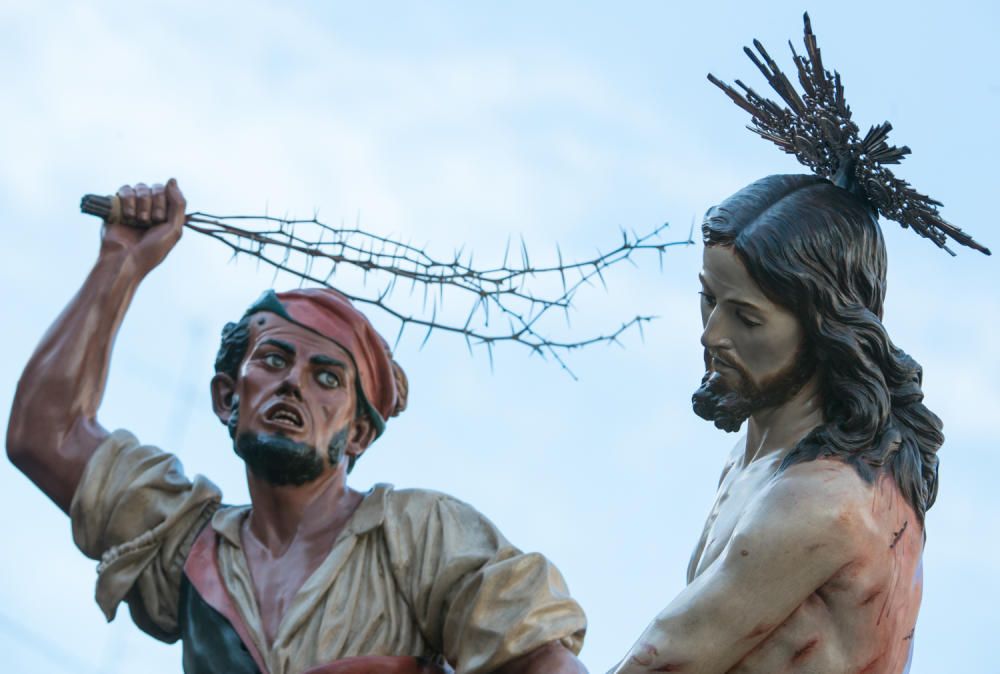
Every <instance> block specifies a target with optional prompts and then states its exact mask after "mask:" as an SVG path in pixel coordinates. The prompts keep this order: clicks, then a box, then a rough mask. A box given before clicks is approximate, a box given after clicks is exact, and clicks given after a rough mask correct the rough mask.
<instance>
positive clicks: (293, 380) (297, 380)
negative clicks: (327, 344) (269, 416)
mask: <svg viewBox="0 0 1000 674" xmlns="http://www.w3.org/2000/svg"><path fill="white" fill-rule="evenodd" d="M304 376H306V372H305V368H303V367H301V366H298V365H293V366H292V367H290V368H288V370H286V371H285V377H284V379H282V380H281V384H280V385H279V386H278V391H277V394H278V395H280V396H288V397H290V398H295V399H296V400H302V386H303V381H302V378H303V377H304Z"/></svg>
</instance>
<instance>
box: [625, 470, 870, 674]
mask: <svg viewBox="0 0 1000 674" xmlns="http://www.w3.org/2000/svg"><path fill="white" fill-rule="evenodd" d="M859 483H860V480H859V479H858V478H857V476H856V475H854V474H852V469H850V468H849V467H847V466H844V465H842V464H835V463H834V462H832V461H815V462H810V463H809V464H799V465H797V466H793V467H791V468H789V469H788V470H787V471H785V472H784V473H783V474H782V475H781V476H780V477H778V478H776V480H775V482H774V483H772V486H771V487H770V489H768V490H767V491H766V492H765V493H763V494H761V495H760V496H759V497H758V499H757V500H756V502H755V503H754V504H752V505H751V506H750V507H749V508H748V511H747V512H746V513H745V515H744V516H743V519H742V520H741V522H740V524H739V525H738V526H737V529H736V531H735V532H734V534H733V537H732V538H731V539H730V541H729V544H728V545H727V546H726V548H725V550H723V552H722V553H721V554H720V555H719V558H718V559H716V560H715V562H713V563H712V564H711V565H710V566H709V567H708V568H707V569H706V570H705V571H704V572H703V573H702V574H701V575H700V576H698V577H697V578H696V579H694V581H693V582H692V583H691V584H690V585H688V586H687V587H686V588H685V589H684V590H683V591H682V592H681V593H680V594H679V595H678V596H677V597H676V598H675V599H674V600H673V601H672V602H670V604H669V605H668V606H667V607H666V608H665V609H664V610H663V611H661V612H660V614H659V615H658V616H657V617H656V618H655V619H654V620H653V622H652V623H650V625H649V626H648V627H647V628H646V630H645V632H643V634H642V636H641V637H639V640H638V641H637V642H636V644H635V645H634V646H633V647H632V649H631V650H630V651H629V653H628V655H627V656H626V658H625V660H624V661H623V662H622V663H621V664H620V665H619V666H618V667H617V668H616V669H614V670H613V672H614V674H640V673H642V674H645V673H647V672H692V673H693V672H697V673H698V674H723V673H724V672H728V671H729V670H730V669H732V667H733V666H735V665H736V664H737V663H739V662H740V660H742V659H743V657H744V656H746V655H747V653H749V652H750V651H751V650H753V648H754V647H756V646H757V645H758V644H759V643H761V642H762V641H763V640H764V639H766V638H767V637H768V636H769V635H770V634H771V632H773V631H774V630H775V629H776V628H777V627H778V626H780V625H781V624H782V623H783V622H784V621H785V620H786V619H787V618H788V617H789V616H790V615H791V614H792V613H793V612H794V611H795V609H796V608H798V606H799V605H801V604H802V603H803V602H804V601H805V600H806V599H807V598H808V597H809V595H811V594H812V593H813V592H814V591H816V590H817V589H818V588H819V587H821V586H822V585H823V584H824V583H825V582H826V581H827V580H829V579H830V578H831V577H832V576H834V575H835V574H836V573H837V572H838V571H839V570H840V569H842V568H843V567H844V566H845V565H846V564H848V563H850V562H851V561H852V560H853V559H856V558H857V555H858V551H859V550H858V547H859V541H862V540H866V536H865V532H866V531H867V530H868V528H869V527H871V526H872V525H871V523H870V521H869V520H868V519H866V513H867V512H868V510H869V509H870V508H868V509H866V508H864V507H862V506H861V503H862V502H863V499H862V498H861V495H860V486H859Z"/></svg>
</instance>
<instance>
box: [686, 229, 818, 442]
mask: <svg viewBox="0 0 1000 674" xmlns="http://www.w3.org/2000/svg"><path fill="white" fill-rule="evenodd" d="M700 279H701V283H702V292H701V317H702V325H703V326H704V332H703V333H702V337H701V342H702V345H703V346H704V347H705V370H706V371H705V375H704V376H703V377H702V381H701V386H700V387H699V388H698V390H697V391H695V393H694V395H693V396H692V399H691V402H692V405H693V407H694V411H695V414H697V415H698V416H700V417H702V418H703V419H707V420H709V421H712V422H714V423H715V425H716V426H717V427H719V428H721V429H722V430H724V431H728V432H733V431H737V430H739V428H740V426H741V425H742V424H743V422H744V421H746V419H747V418H749V417H750V416H751V415H752V414H755V413H757V412H759V411H761V410H765V409H769V408H773V407H777V406H779V405H781V404H783V403H785V402H787V401H788V400H790V399H791V398H792V397H793V396H794V395H795V394H796V393H798V392H799V391H800V390H801V389H802V387H803V386H804V385H805V384H806V382H807V381H808V380H809V379H810V377H811V376H812V374H813V372H814V369H815V368H814V359H813V358H812V356H811V354H810V353H809V350H808V349H807V348H806V344H805V338H804V333H803V330H802V326H801V325H800V323H799V321H798V319H797V318H796V317H795V315H794V314H793V313H792V312H791V311H789V310H788V309H787V308H785V307H783V306H780V305H778V304H776V303H775V302H773V301H771V300H770V299H769V298H768V297H767V296H766V295H765V294H764V293H763V291H761V289H760V288H759V287H758V286H757V284H756V283H755V282H754V280H753V278H752V277H751V276H750V274H749V273H748V272H747V270H746V267H745V266H744V265H743V262H742V261H741V260H740V258H739V257H738V256H737V255H736V253H735V252H734V251H733V250H732V248H731V247H728V246H707V247H706V248H705V253H704V264H703V268H702V272H701V275H700Z"/></svg>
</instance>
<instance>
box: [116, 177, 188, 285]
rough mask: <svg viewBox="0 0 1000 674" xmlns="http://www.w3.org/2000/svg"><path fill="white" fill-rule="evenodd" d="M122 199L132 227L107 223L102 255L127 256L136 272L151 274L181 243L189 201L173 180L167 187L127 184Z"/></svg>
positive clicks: (124, 214) (124, 211)
mask: <svg viewBox="0 0 1000 674" xmlns="http://www.w3.org/2000/svg"><path fill="white" fill-rule="evenodd" d="M118 198H119V199H121V207H122V218H123V219H124V220H125V222H127V223H129V224H122V223H113V224H109V223H107V222H105V224H104V230H103V233H102V236H101V255H106V254H109V253H124V254H125V255H126V256H127V258H128V260H129V261H130V262H131V263H133V264H134V265H135V271H136V272H138V273H139V274H141V275H145V274H148V273H149V272H150V271H152V270H153V268H155V267H156V266H157V265H158V264H160V263H161V262H162V261H163V259H164V258H165V257H166V256H167V254H168V253H169V252H170V251H171V250H172V249H173V247H174V246H175V245H176V244H177V242H178V241H179V240H180V238H181V233H182V232H183V230H184V221H185V215H184V209H185V207H186V206H187V202H186V201H185V200H184V195H183V194H182V193H181V190H180V188H179V187H178V186H177V181H176V180H174V179H173V178H171V179H170V180H168V181H167V184H166V185H165V186H164V185H161V184H159V183H157V184H155V185H153V186H152V187H149V186H147V185H145V184H144V183H137V184H136V185H134V186H131V185H123V186H122V188H121V189H119V190H118Z"/></svg>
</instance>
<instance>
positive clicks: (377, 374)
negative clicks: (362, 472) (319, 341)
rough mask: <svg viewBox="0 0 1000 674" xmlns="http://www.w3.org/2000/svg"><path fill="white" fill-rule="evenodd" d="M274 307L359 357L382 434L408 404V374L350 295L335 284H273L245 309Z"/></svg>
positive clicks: (365, 396)
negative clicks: (279, 289)
mask: <svg viewBox="0 0 1000 674" xmlns="http://www.w3.org/2000/svg"><path fill="white" fill-rule="evenodd" d="M259 311H270V312H272V313H275V314H277V315H279V316H281V317H282V318H284V319H286V320H289V321H291V322H293V323H296V324H297V325H300V326H302V327H304V328H306V329H307V330H311V331H313V332H315V333H317V334H319V335H321V336H322V337H326V338H327V339H329V340H331V341H333V342H335V343H336V344H337V345H338V346H340V347H341V348H342V349H344V350H345V351H347V353H348V354H350V356H351V358H353V359H354V366H355V369H356V370H357V373H358V382H357V383H358V387H357V388H358V392H359V394H360V395H359V396H358V397H359V400H358V403H359V405H360V406H361V407H362V408H363V409H365V410H366V411H367V412H368V414H369V416H370V417H372V421H373V422H374V423H375V426H376V431H377V433H378V434H379V435H381V433H382V431H383V430H384V428H385V421H386V420H387V419H389V417H394V416H396V415H397V414H399V413H400V412H402V411H403V409H404V408H405V407H406V375H405V374H403V370H402V368H400V367H399V365H397V364H396V362H395V361H394V360H393V359H392V355H391V354H390V352H389V346H388V345H387V344H386V342H385V340H384V339H382V336H381V335H379V334H378V333H377V332H376V331H375V328H373V327H372V324H371V323H369V322H368V319H367V318H365V315H364V314H362V313H361V312H360V311H358V310H357V309H355V308H354V305H353V304H351V301H350V300H349V299H347V298H346V297H345V296H344V295H342V294H341V293H339V292H337V291H336V290H333V289H331V288H305V289H299V290H290V291H288V292H283V293H275V292H274V291H273V290H268V291H267V292H265V293H264V294H263V295H261V297H260V299H258V300H257V301H256V302H254V304H253V305H252V306H251V307H250V308H249V309H247V313H246V315H250V314H254V313H257V312H259Z"/></svg>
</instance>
